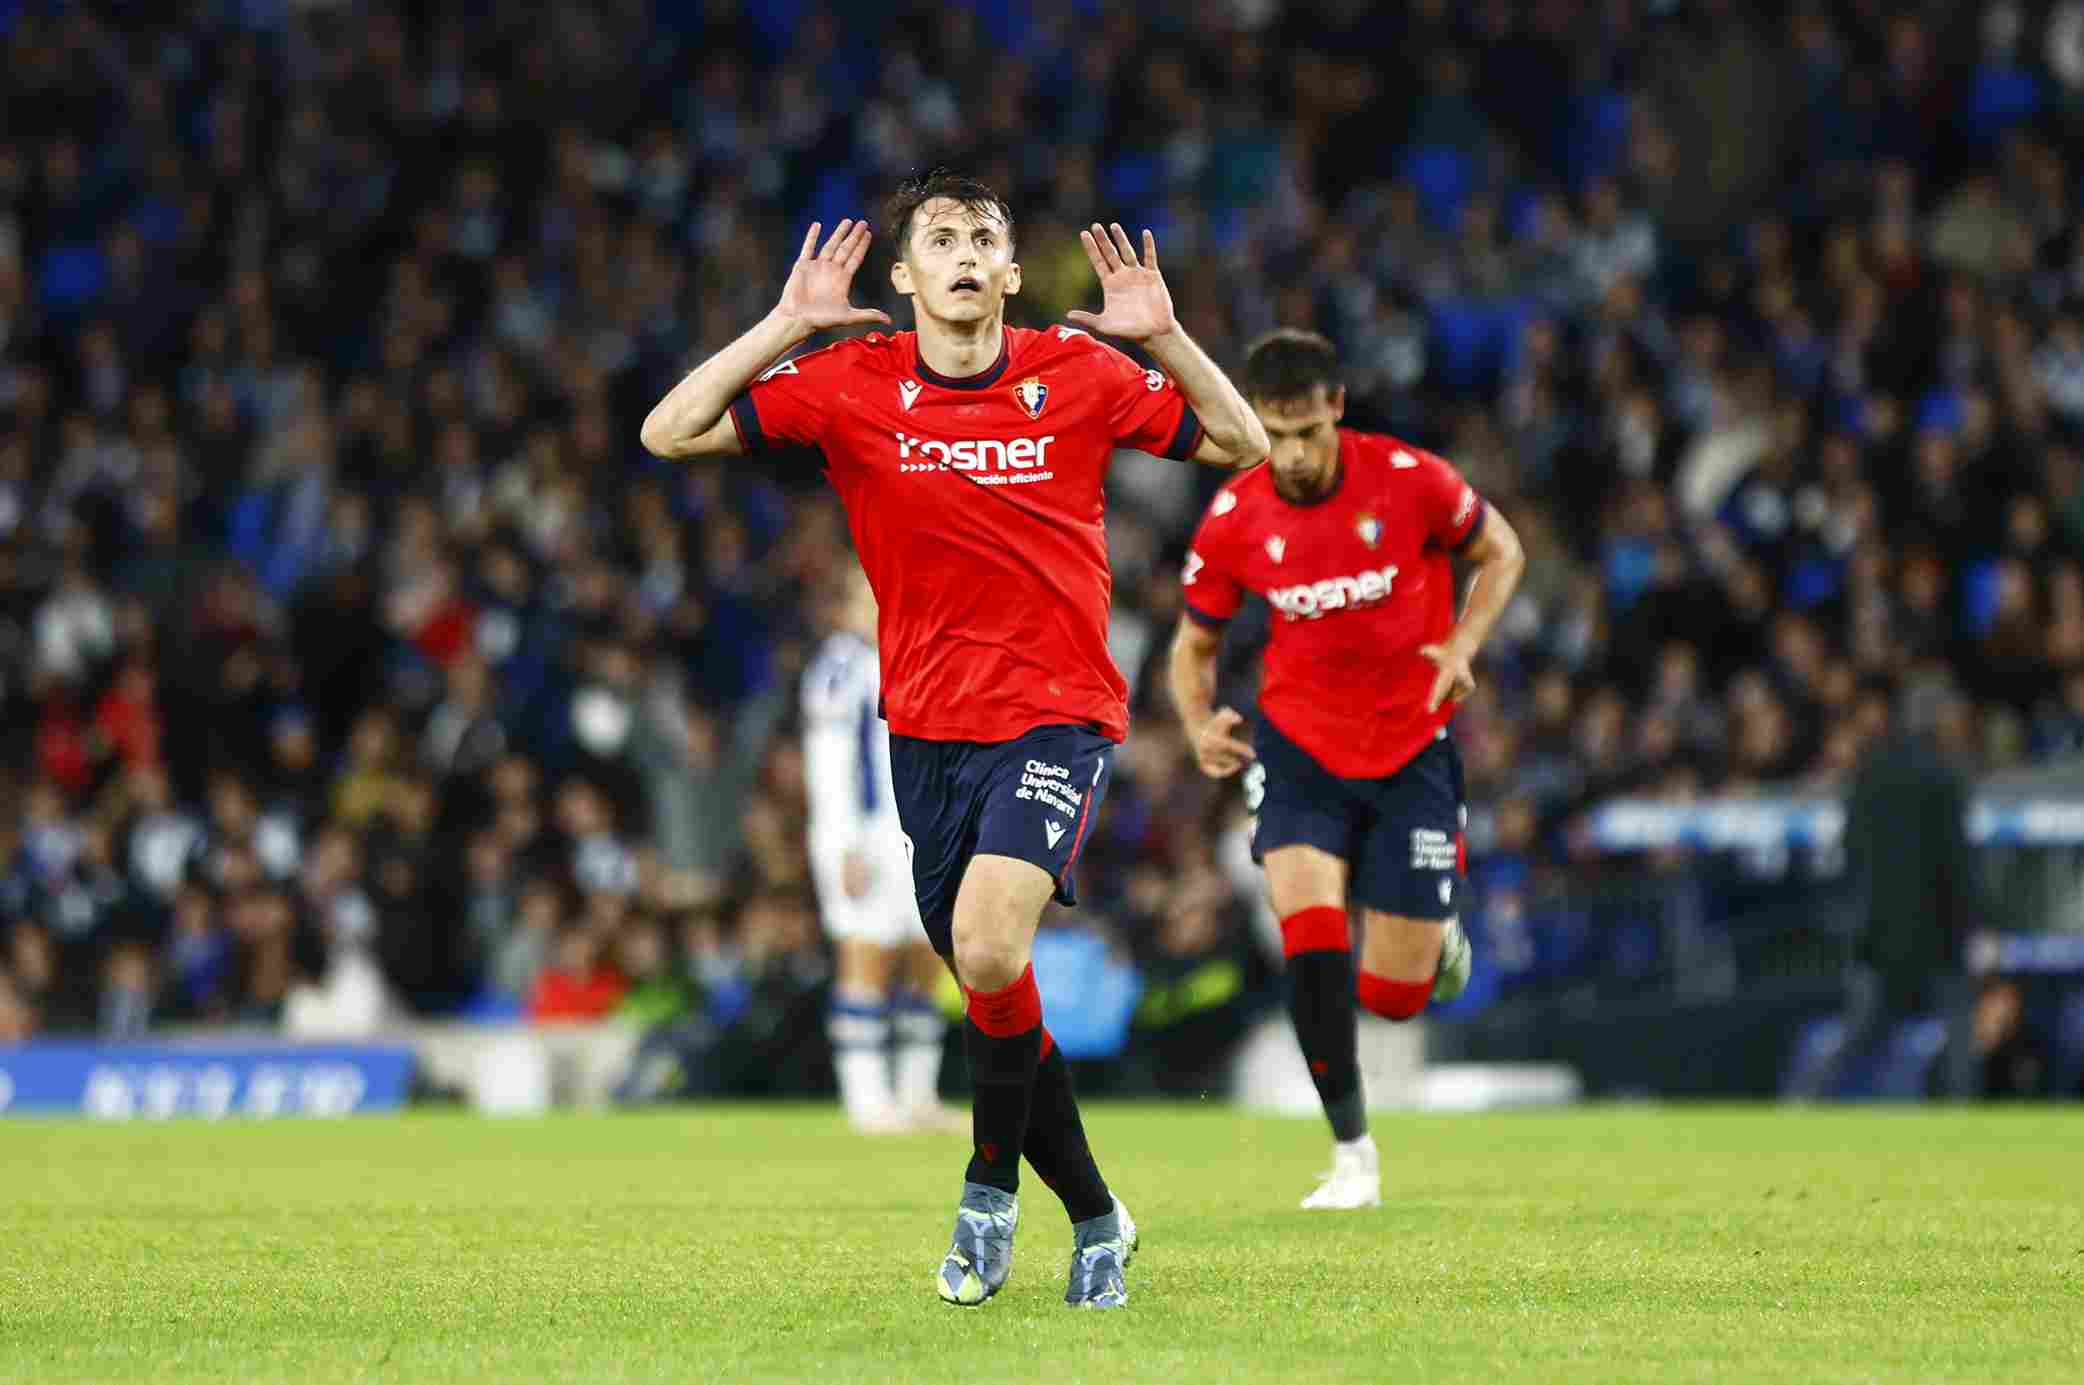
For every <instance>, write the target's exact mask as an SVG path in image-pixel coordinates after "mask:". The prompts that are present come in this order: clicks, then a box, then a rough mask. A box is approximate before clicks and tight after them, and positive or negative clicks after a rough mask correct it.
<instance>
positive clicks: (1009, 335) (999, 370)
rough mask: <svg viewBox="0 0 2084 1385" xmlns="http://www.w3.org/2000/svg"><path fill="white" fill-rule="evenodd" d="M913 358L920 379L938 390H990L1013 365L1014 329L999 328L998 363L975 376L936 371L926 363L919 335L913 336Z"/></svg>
mask: <svg viewBox="0 0 2084 1385" xmlns="http://www.w3.org/2000/svg"><path fill="white" fill-rule="evenodd" d="M912 358H913V363H914V364H913V368H914V369H915V370H917V371H918V373H919V378H920V379H922V380H924V381H925V382H926V383H927V384H929V385H933V386H935V387H936V388H938V389H944V390H982V389H989V388H991V387H992V386H993V385H996V384H997V383H998V382H999V377H1000V376H1002V375H1004V374H1005V373H1006V368H1007V367H1008V366H1010V365H1012V364H1013V329H1012V328H1010V327H1006V326H1001V327H1000V328H999V358H998V359H997V360H996V361H993V362H992V363H991V364H990V365H989V366H987V367H985V368H984V369H983V370H980V371H978V372H977V373H976V374H975V375H962V376H954V375H943V374H941V373H940V372H939V371H938V370H935V369H934V368H933V367H932V366H930V365H928V364H927V363H926V356H925V355H924V353H922V352H921V351H920V350H919V341H918V334H917V333H914V334H913V339H912Z"/></svg>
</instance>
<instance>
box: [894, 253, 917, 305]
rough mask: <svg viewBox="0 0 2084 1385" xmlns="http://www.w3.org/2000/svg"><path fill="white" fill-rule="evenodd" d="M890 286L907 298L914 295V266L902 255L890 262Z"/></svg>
mask: <svg viewBox="0 0 2084 1385" xmlns="http://www.w3.org/2000/svg"><path fill="white" fill-rule="evenodd" d="M890 287H891V288H894V289H896V290H897V291H898V292H899V293H901V294H903V295H904V296H905V297H907V298H910V297H911V296H912V267H911V266H910V265H908V264H906V263H905V257H904V256H902V255H899V256H898V257H897V258H896V259H894V260H892V261H891V262H890Z"/></svg>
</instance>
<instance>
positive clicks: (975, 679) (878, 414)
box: [731, 327, 1201, 743]
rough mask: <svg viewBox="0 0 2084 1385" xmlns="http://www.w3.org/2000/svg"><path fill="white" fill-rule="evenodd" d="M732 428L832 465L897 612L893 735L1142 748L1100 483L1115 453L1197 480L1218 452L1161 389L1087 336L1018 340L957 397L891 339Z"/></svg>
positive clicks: (791, 375)
mask: <svg viewBox="0 0 2084 1385" xmlns="http://www.w3.org/2000/svg"><path fill="white" fill-rule="evenodd" d="M731 417H732V418H733V419H734V420H736V422H737V425H738V436H739V438H740V439H741V440H742V441H743V442H744V444H745V449H746V451H748V452H758V451H760V450H761V449H763V448H768V447H782V446H790V445H795V446H804V447H816V448H819V449H822V450H823V452H824V454H825V462H826V466H827V474H828V475H829V477H830V478H831V481H832V486H833V489H835V490H836V491H838V492H839V498H840V500H841V501H842V502H843V503H844V504H845V505H846V509H847V523H848V525H849V527H851V528H852V530H853V533H854V546H855V548H856V550H857V551H858V552H859V553H860V555H861V563H862V566H863V567H864V568H865V569H867V572H868V580H869V585H870V586H871V587H873V588H874V590H875V594H876V601H877V603H878V604H879V605H880V607H881V614H880V617H879V619H878V622H877V640H878V643H879V644H880V646H881V649H882V666H883V712H884V716H885V717H886V718H888V720H889V723H890V729H891V730H892V731H893V732H895V733H896V734H898V735H901V736H916V737H919V738H920V739H923V740H935V741H982V742H987V743H989V742H995V741H1006V740H1011V739H1013V738H1014V737H1015V736H1018V735H1020V734H1022V733H1023V732H1026V731H1030V730H1033V729H1034V728H1035V727H1037V726H1048V725H1089V726H1092V727H1095V728H1097V729H1098V730H1099V731H1101V732H1102V733H1103V734H1105V735H1107V736H1110V737H1112V738H1113V739H1115V740H1117V741H1119V740H1121V739H1122V738H1123V737H1124V736H1126V735H1127V734H1128V731H1129V706H1128V684H1127V683H1126V682H1124V681H1123V679H1122V676H1121V674H1120V672H1119V671H1117V670H1116V668H1115V666H1114V659H1113V658H1112V656H1110V655H1109V653H1108V651H1107V607H1108V598H1109V594H1110V592H1111V591H1112V587H1113V581H1112V578H1111V576H1110V574H1109V572H1108V568H1107V542H1106V537H1105V535H1104V533H1103V532H1102V529H1101V523H1100V520H1101V515H1102V512H1103V511H1104V509H1105V503H1106V493H1105V491H1104V489H1103V486H1102V482H1103V481H1104V479H1105V475H1106V470H1107V459H1108V457H1109V455H1110V454H1111V453H1112V452H1113V451H1114V449H1115V448H1117V447H1126V448H1133V449H1136V450H1138V451H1142V452H1150V453H1154V454H1156V455H1158V456H1161V457H1172V458H1178V459H1182V460H1184V459H1185V458H1187V457H1190V456H1192V455H1193V452H1194V449H1195V448H1197V447H1198V446H1200V445H1201V421H1200V420H1199V419H1197V418H1196V417H1195V416H1194V411H1193V409H1192V408H1191V407H1189V406H1188V404H1187V401H1186V398H1185V396H1184V395H1182V394H1181V393H1180V392H1179V387H1178V386H1177V385H1175V384H1174V383H1173V382H1172V381H1171V380H1169V379H1167V378H1166V377H1165V375H1164V374H1163V373H1162V372H1160V371H1156V370H1145V369H1143V368H1142V367H1141V366H1138V365H1137V364H1136V363H1135V362H1134V361H1132V360H1130V359H1129V358H1128V357H1127V356H1124V355H1123V354H1122V353H1121V352H1119V351H1116V350H1115V349H1114V348H1113V347H1110V346H1106V345H1104V344H1102V343H1101V342H1099V341H1096V340H1094V339H1093V338H1092V337H1091V336H1089V335H1088V334H1086V333H1085V332H1082V331H1080V330H1078V329H1077V328H1075V327H1053V328H1051V329H1049V330H1048V331H1043V332H1034V331H1027V330H1025V329H1020V328H1013V327H1009V328H1007V329H1006V332H1005V346H1004V349H1003V350H1001V352H1000V353H999V359H998V361H997V363H996V364H994V365H993V366H992V367H991V368H990V369H989V370H986V371H983V372H982V373H980V374H977V375H972V376H969V377H967V378H965V379H960V380H953V379H949V378H947V377H946V376H942V375H939V374H936V373H935V372H934V371H933V370H932V369H931V368H929V367H928V366H927V364H926V362H925V360H924V359H923V358H921V356H920V355H919V345H918V338H917V336H916V334H914V333H911V332H898V333H895V334H892V335H888V336H886V335H884V334H882V333H873V334H871V335H868V336H864V337H856V338H853V339H851V340H848V341H844V342H841V343H839V344H838V345H836V346H831V347H827V348H826V349H825V350H823V351H814V352H811V353H810V354H809V355H805V356H799V357H796V358H795V359H793V360H788V361H783V362H782V363H781V364H779V365H777V366H775V367H773V368H772V369H770V370H768V371H767V372H766V373H765V374H763V375H762V376H760V378H759V379H758V380H756V381H754V382H753V385H752V387H751V388H750V389H749V390H747V391H746V392H745V393H744V394H742V395H740V396H739V397H738V399H737V400H736V402H734V403H733V404H732V405H731Z"/></svg>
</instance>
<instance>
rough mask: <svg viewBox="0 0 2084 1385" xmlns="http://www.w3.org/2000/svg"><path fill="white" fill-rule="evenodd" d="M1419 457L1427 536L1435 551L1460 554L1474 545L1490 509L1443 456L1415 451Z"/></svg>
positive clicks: (1421, 496) (1420, 489)
mask: <svg viewBox="0 0 2084 1385" xmlns="http://www.w3.org/2000/svg"><path fill="white" fill-rule="evenodd" d="M1414 455H1416V456H1417V458H1418V475H1417V480H1418V503H1419V512H1420V513H1421V514H1423V515H1424V516H1425V521H1426V537H1427V539H1428V541H1429V542H1430V544H1431V546H1432V547H1434V548H1443V549H1446V550H1447V551H1449V552H1451V553H1458V552H1460V551H1461V550H1462V549H1464V548H1466V547H1468V546H1469V544H1470V543H1472V542H1474V541H1475V539H1476V536H1477V534H1478V533H1479V532H1481V531H1482V529H1483V517H1484V515H1485V513H1486V511H1487V508H1488V507H1486V506H1485V504H1484V502H1483V497H1482V496H1480V495H1478V494H1477V493H1476V488H1475V487H1474V486H1472V485H1470V484H1469V483H1468V482H1467V481H1464V480H1463V479H1462V473H1460V472H1459V471H1456V470H1455V469H1454V465H1453V464H1452V463H1451V462H1449V461H1448V460H1447V459H1446V458H1444V457H1436V456H1434V455H1433V454H1432V453H1430V452H1415V453H1414Z"/></svg>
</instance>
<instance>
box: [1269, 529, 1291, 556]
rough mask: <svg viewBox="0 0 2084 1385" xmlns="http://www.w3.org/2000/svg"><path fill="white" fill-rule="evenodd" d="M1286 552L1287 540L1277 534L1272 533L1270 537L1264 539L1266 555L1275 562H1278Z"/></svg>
mask: <svg viewBox="0 0 2084 1385" xmlns="http://www.w3.org/2000/svg"><path fill="white" fill-rule="evenodd" d="M1287 553H1288V540H1286V539H1284V538H1282V537H1281V536H1280V535H1279V534H1276V535H1274V536H1273V537H1272V538H1270V539H1268V540H1267V541H1266V556H1267V557H1269V558H1271V559H1273V560H1274V561H1275V562H1277V563H1278V562H1280V561H1281V559H1282V558H1283V557H1285V556H1286V555H1287Z"/></svg>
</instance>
